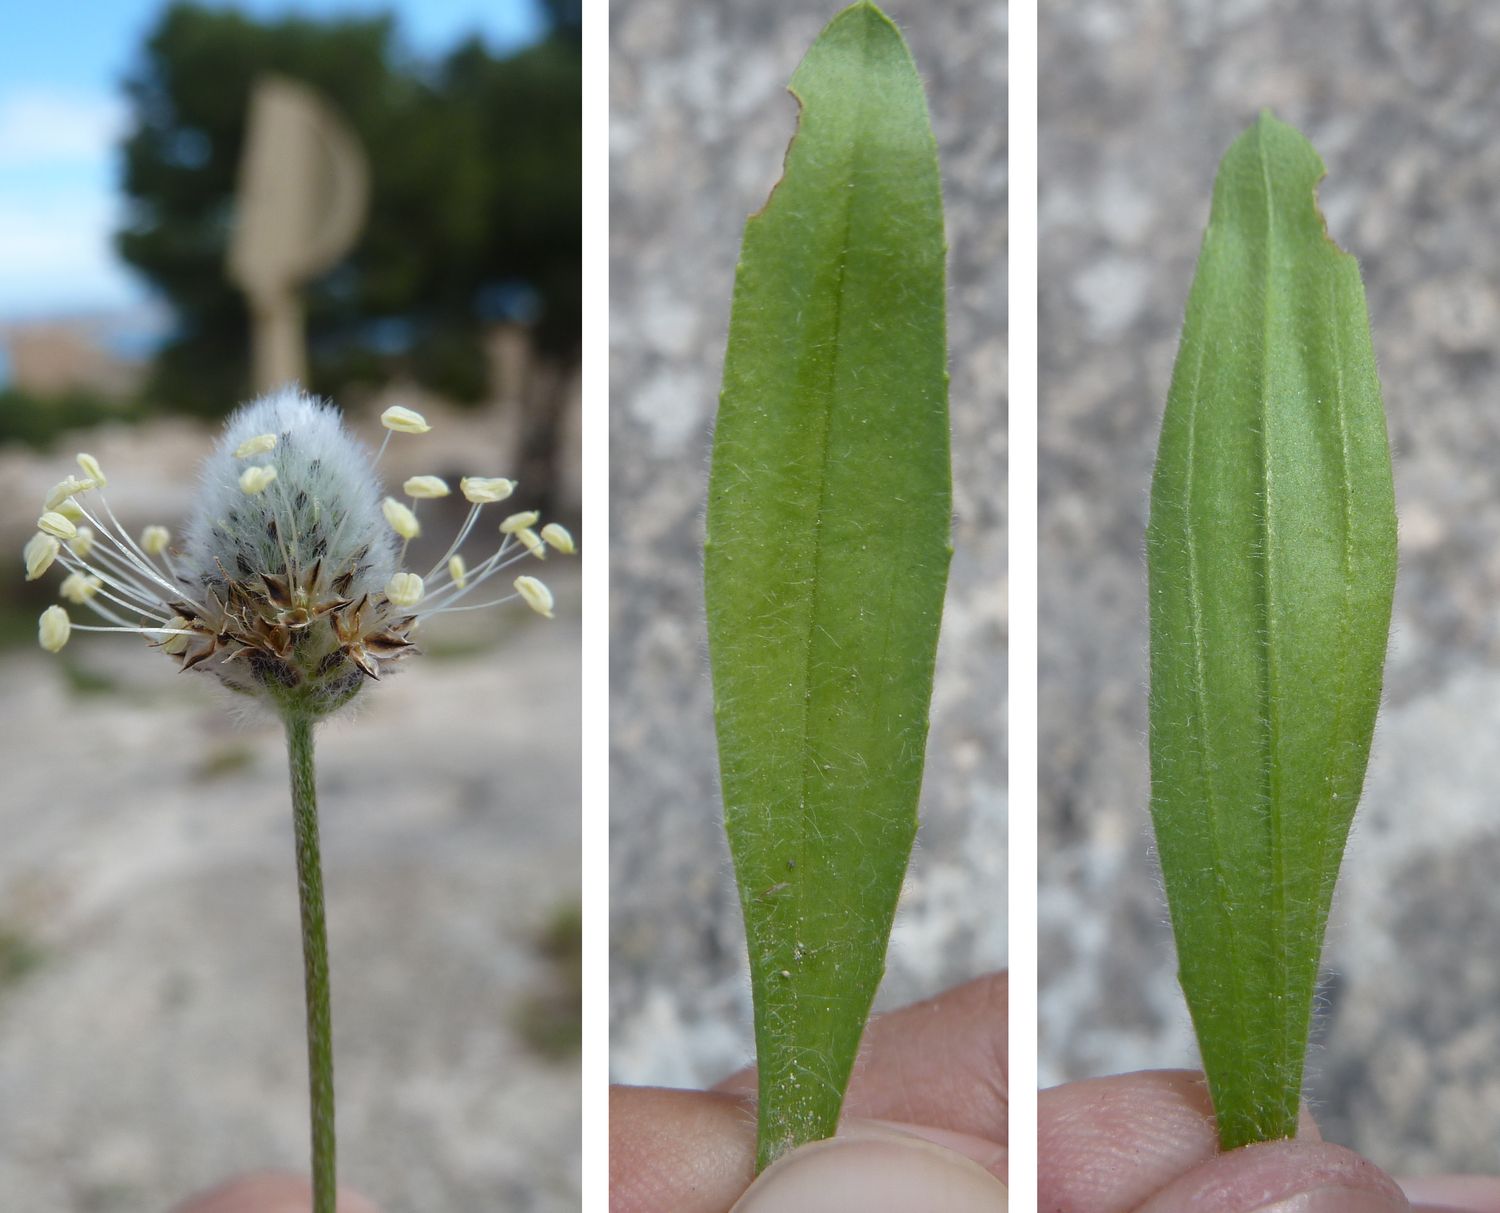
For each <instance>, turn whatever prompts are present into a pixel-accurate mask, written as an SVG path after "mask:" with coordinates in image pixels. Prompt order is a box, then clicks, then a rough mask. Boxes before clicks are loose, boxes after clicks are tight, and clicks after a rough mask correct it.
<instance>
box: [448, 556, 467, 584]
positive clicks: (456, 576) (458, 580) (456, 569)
mask: <svg viewBox="0 0 1500 1213" xmlns="http://www.w3.org/2000/svg"><path fill="white" fill-rule="evenodd" d="M448 576H449V577H451V578H452V579H453V584H454V585H456V586H457V587H458V588H459V589H463V588H464V580H465V578H466V577H467V576H468V569H466V568H465V567H464V558H463V557H462V556H452V557H449V560H448Z"/></svg>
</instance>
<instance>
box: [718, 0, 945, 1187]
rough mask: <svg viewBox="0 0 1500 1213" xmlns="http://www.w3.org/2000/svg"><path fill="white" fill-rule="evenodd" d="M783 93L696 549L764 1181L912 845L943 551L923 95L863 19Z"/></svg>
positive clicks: (821, 1094) (842, 1061)
mask: <svg viewBox="0 0 1500 1213" xmlns="http://www.w3.org/2000/svg"><path fill="white" fill-rule="evenodd" d="M792 91H793V92H794V94H795V95H796V96H797V97H798V100H799V102H800V104H801V115H800V120H799V125H798V130H797V134H796V136H795V138H794V139H793V142H792V144H791V147H790V148H789V149H788V153H787V161H786V168H785V172H784V175H783V178H782V180H781V181H780V182H779V183H778V185H777V187H776V188H775V189H774V190H773V191H772V195H771V197H770V199H769V200H768V201H767V203H766V205H765V207H764V208H763V209H762V211H761V212H759V213H758V214H757V215H755V216H752V217H751V219H750V221H749V222H748V223H747V224H746V228H745V239H744V245H743V249H742V253H741V260H740V264H739V267H738V270H737V273H736V279H735V299H734V307H733V313H732V316H731V323H730V339H729V348H728V352H727V355H726V359H725V370H724V390H723V394H722V396H721V401H720V409H719V417H718V423H717V427H716V432H715V439H714V453H713V465H712V470H711V473H710V492H709V506H708V537H707V542H706V544H705V552H704V581H705V600H706V604H707V609H708V623H709V652H710V658H711V664H712V668H713V681H714V700H715V718H716V723H717V726H718V736H719V751H720V772H721V782H722V785H723V791H724V801H725V824H726V829H727V831H728V833H729V839H730V849H731V852H732V854H733V856H734V861H735V870H736V876H737V879H738V881H739V886H740V897H741V906H742V909H743V911H744V915H745V923H746V935H747V941H748V944H749V950H750V964H751V984H752V989H753V992H754V998H755V1007H756V1048H757V1060H758V1064H759V1067H760V1091H761V1098H760V1141H759V1146H758V1157H759V1164H760V1165H761V1166H764V1165H766V1164H768V1163H769V1162H770V1161H771V1160H772V1159H773V1158H774V1157H775V1156H776V1155H777V1154H778V1153H780V1152H781V1151H782V1150H783V1149H785V1148H787V1147H789V1146H791V1145H794V1144H798V1143H800V1142H802V1141H806V1140H812V1139H815V1138H817V1137H822V1136H827V1135H829V1134H831V1133H832V1131H833V1129H834V1127H835V1125H836V1123H837V1116H838V1109H839V1106H840V1104H841V1101H842V1095H843V1090H844V1087H845V1085H846V1084H847V1081H848V1076H849V1071H850V1068H851V1067H852V1064H853V1059H854V1054H855V1051H856V1049H857V1047H858V1042H859V1036H860V1032H861V1031H862V1029H863V1025H864V1020H865V1017H866V1016H867V1015H868V1012H869V1007H870V1003H871V1000H872V999H873V997H874V993H875V988H876V985H877V984H878V982H879V979H880V976H881V973H882V972H883V968H884V954H885V946H886V940H887V938H888V935H889V931H890V926H891V919H892V916H893V914H894V910H895V902H896V898H897V896H898V895H899V892H900V887H901V880H902V877H903V875H904V873H905V868H906V862H907V858H908V856H909V853H910V848H911V843H912V838H913V835H914V833H915V828H916V801H917V794H918V791H919V789H920V783H921V773H922V761H923V750H924V747H925V740H926V729H927V708H928V703H929V700H930V698H931V688H932V666H933V660H934V657H935V653H936V644H937V629H938V622H939V618H940V616H941V610H942V596H943V588H944V585H945V583H946V576H947V564H948V555H949V547H948V526H949V511H950V488H949V467H948V428H947V374H946V342H945V334H944V323H945V322H944V298H943V292H944V257H945V251H946V250H945V245H944V241H943V230H942V200H941V189H940V185H939V181H938V172H937V160H936V149H935V144H934V141H933V138H932V133H931V129H930V126H929V124H928V120H927V112H926V102H925V99H924V97H923V95H922V89H921V83H920V80H919V78H918V77H917V74H916V70H915V66H914V64H913V63H912V60H911V56H910V53H909V52H908V51H907V49H906V46H905V43H904V41H903V40H902V39H901V35H900V33H899V32H898V31H897V30H896V28H895V26H894V25H892V24H891V23H890V21H889V20H888V19H887V18H886V17H885V16H884V15H883V14H882V13H880V11H879V10H878V9H876V8H875V7H874V6H873V5H871V4H867V3H861V4H856V5H854V6H852V7H851V8H849V9H846V10H845V11H844V12H843V13H841V14H840V15H839V16H838V17H836V18H835V19H834V20H833V22H831V23H830V25H829V26H828V27H827V28H826V29H825V30H824V32H823V34H822V35H820V37H819V39H818V40H817V42H816V43H815V44H814V45H813V47H812V49H811V50H809V52H808V55H807V57H806V58H805V59H804V61H803V63H802V65H801V66H800V67H799V68H798V69H797V72H796V74H795V75H794V76H793V79H792Z"/></svg>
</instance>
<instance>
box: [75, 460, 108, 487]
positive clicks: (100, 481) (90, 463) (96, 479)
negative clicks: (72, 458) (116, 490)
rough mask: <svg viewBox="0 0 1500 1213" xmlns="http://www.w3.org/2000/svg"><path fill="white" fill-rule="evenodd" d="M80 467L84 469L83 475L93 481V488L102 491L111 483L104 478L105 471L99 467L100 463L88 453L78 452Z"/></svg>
mask: <svg viewBox="0 0 1500 1213" xmlns="http://www.w3.org/2000/svg"><path fill="white" fill-rule="evenodd" d="M78 466H79V467H81V468H82V469H83V474H84V475H85V476H87V477H88V478H89V479H90V480H91V481H93V485H92V487H94V488H99V489H102V488H103V487H104V486H105V485H107V484H108V483H109V481H108V480H106V479H105V478H104V469H103V468H101V467H100V466H99V461H98V460H97V459H95V458H94V457H93V456H92V455H90V454H89V453H88V452H87V451H79V452H78Z"/></svg>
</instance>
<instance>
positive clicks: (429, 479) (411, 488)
mask: <svg viewBox="0 0 1500 1213" xmlns="http://www.w3.org/2000/svg"><path fill="white" fill-rule="evenodd" d="M401 488H402V491H403V492H405V493H406V495H407V496H408V497H417V498H422V499H426V498H431V497H446V496H447V495H448V494H449V493H451V492H452V491H453V490H452V489H450V488H449V487H448V482H447V481H446V480H444V479H442V477H440V476H413V477H412V478H411V479H410V480H408V481H407V482H406V483H405V484H403V485H402V486H401Z"/></svg>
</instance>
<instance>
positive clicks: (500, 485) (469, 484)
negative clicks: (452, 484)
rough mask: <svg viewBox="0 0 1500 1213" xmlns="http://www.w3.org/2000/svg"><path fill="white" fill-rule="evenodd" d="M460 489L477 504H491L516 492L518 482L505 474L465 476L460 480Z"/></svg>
mask: <svg viewBox="0 0 1500 1213" xmlns="http://www.w3.org/2000/svg"><path fill="white" fill-rule="evenodd" d="M458 491H459V492H460V493H462V494H463V495H464V496H465V497H467V498H468V499H469V500H470V501H472V502H473V503H474V504H475V505H489V504H490V503H492V502H495V501H504V500H505V499H506V498H507V497H509V496H510V495H511V494H512V493H514V492H515V491H516V482H515V481H514V480H507V479H505V477H504V476H465V477H464V478H463V479H462V480H460V481H459V482H458Z"/></svg>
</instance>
